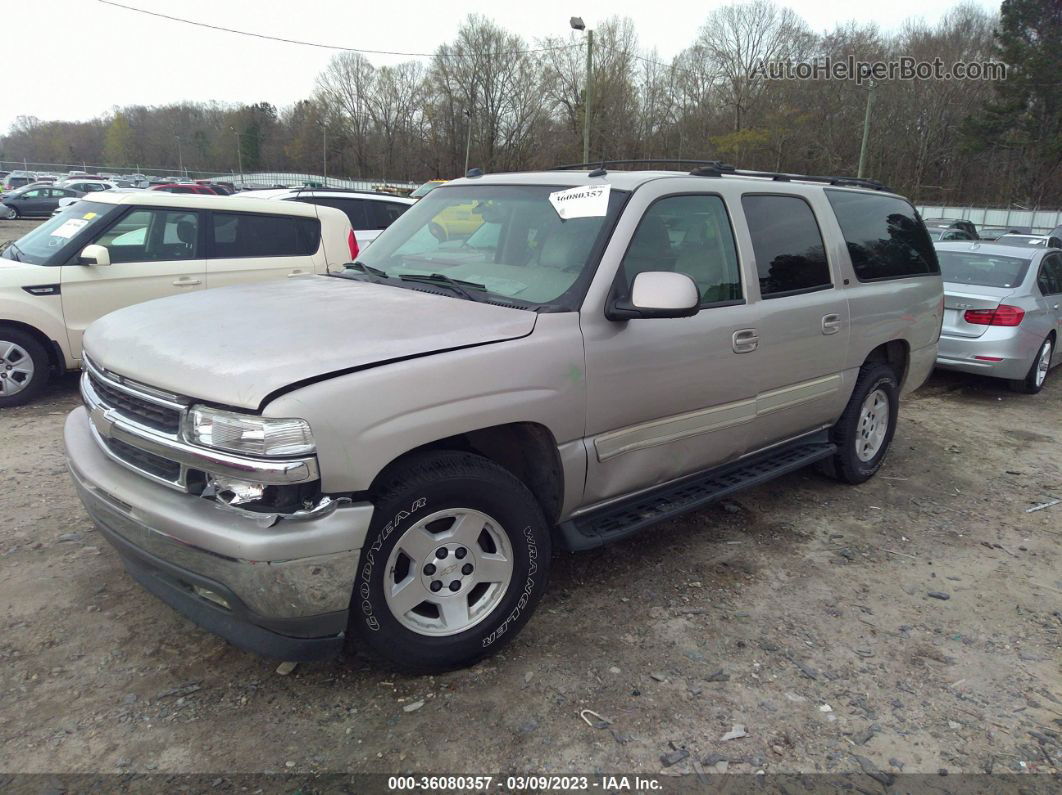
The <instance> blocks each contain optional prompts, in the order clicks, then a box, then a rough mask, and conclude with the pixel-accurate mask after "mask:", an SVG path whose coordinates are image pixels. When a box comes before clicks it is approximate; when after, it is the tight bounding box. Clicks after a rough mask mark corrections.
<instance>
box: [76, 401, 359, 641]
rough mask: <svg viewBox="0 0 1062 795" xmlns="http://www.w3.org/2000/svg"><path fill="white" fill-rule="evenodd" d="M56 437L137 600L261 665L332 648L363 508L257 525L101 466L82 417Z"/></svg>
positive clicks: (343, 613)
mask: <svg viewBox="0 0 1062 795" xmlns="http://www.w3.org/2000/svg"><path fill="white" fill-rule="evenodd" d="M64 438H65V443H66V450H67V457H68V462H69V467H70V472H71V474H72V476H73V480H74V484H75V486H76V487H77V491H78V495H79V496H80V498H81V501H82V502H83V503H84V505H85V508H86V510H87V511H88V513H89V515H90V516H91V517H92V519H93V520H94V521H95V522H96V524H97V525H98V526H99V527H100V530H101V532H102V533H103V534H104V536H106V538H107V539H108V540H109V541H110V542H111V543H112V544H113V545H114V547H115V548H116V549H117V550H118V552H119V554H120V555H121V557H122V559H123V562H124V563H125V566H126V568H127V569H128V571H129V573H130V574H131V575H132V576H133V577H134V578H135V579H136V580H137V581H138V582H140V583H141V584H142V585H143V586H144V587H145V588H146V589H147V590H149V591H151V592H152V593H153V594H155V595H156V596H157V597H159V598H160V599H162V600H163V601H165V602H166V603H167V604H169V605H171V606H172V607H174V608H175V609H177V610H178V611H180V612H181V613H183V614H184V615H186V616H187V617H188V618H190V619H191V620H192V621H194V622H195V623H196V624H199V625H200V626H202V627H203V628H204V629H207V630H210V631H212V632H215V633H216V634H218V635H221V636H222V637H224V638H226V639H227V640H229V641H230V642H232V643H233V644H234V645H236V646H239V647H241V648H244V649H247V650H249V651H253V652H256V653H259V654H263V655H265V656H270V657H277V658H280V659H285V660H317V659H324V658H327V657H330V656H332V655H334V654H335V653H337V652H338V651H339V650H340V649H341V647H342V644H343V636H344V633H345V631H346V625H347V615H348V609H349V605H350V597H351V592H352V589H353V584H354V576H355V570H356V568H357V562H358V554H359V550H360V548H361V546H362V543H363V541H364V538H365V534H366V533H367V531H368V526H369V521H370V520H371V518H372V510H373V508H372V505H371V504H370V503H342V504H340V503H336V502H328V503H323V504H322V506H321V509H320V510H319V511H318V512H307V514H308V515H307V514H304V515H302V516H300V517H298V520H296V521H289V520H287V519H284V518H283V517H282V518H280V519H279V520H275V519H274V520H272V521H268V522H264V521H262V517H261V516H255V515H249V512H244V511H234V510H233V509H231V508H228V507H226V506H224V505H220V504H218V503H216V502H214V501H211V500H207V499H203V498H202V497H199V496H196V495H193V494H187V493H180V492H178V491H176V490H174V489H171V488H167V487H166V486H164V485H161V484H158V483H153V482H151V481H149V480H147V479H145V478H144V477H141V476H140V475H139V474H137V473H136V472H133V471H131V470H130V469H129V468H127V467H125V466H122V465H121V464H119V463H118V462H116V461H114V460H112V458H110V457H109V456H108V455H106V454H105V453H104V451H103V449H102V448H101V446H100V444H99V443H98V442H97V440H96V438H95V434H94V433H93V429H92V426H91V424H90V421H89V415H88V413H87V411H86V410H85V409H84V408H78V409H75V410H74V411H73V412H72V413H71V414H70V416H69V417H68V418H67V421H66V427H65V432H64Z"/></svg>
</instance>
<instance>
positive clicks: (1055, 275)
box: [1036, 254, 1062, 295]
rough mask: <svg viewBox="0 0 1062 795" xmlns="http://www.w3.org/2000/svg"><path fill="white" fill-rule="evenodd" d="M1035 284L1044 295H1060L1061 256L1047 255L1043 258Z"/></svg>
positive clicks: (1061, 276)
mask: <svg viewBox="0 0 1062 795" xmlns="http://www.w3.org/2000/svg"><path fill="white" fill-rule="evenodd" d="M1036 283H1037V285H1039V287H1040V292H1041V293H1043V294H1044V295H1058V294H1059V293H1062V254H1048V255H1047V256H1046V257H1044V261H1043V264H1042V265H1040V276H1039V278H1038V279H1037V280H1036Z"/></svg>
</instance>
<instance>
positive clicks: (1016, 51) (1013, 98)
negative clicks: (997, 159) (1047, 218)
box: [964, 0, 1062, 205]
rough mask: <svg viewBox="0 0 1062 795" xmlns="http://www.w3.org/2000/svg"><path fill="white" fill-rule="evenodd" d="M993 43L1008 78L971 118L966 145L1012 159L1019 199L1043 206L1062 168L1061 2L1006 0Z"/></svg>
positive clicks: (965, 129) (998, 85) (972, 148)
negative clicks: (979, 111)
mask: <svg viewBox="0 0 1062 795" xmlns="http://www.w3.org/2000/svg"><path fill="white" fill-rule="evenodd" d="M995 39H996V47H995V51H996V56H997V57H998V58H999V59H1000V60H1002V61H1003V62H1004V63H1006V65H1007V79H1006V80H1001V81H998V82H997V83H996V86H995V88H996V92H995V98H994V99H993V100H992V101H990V102H987V103H985V106H984V109H983V111H982V112H981V113H979V114H976V115H974V116H972V117H970V118H969V119H968V120H967V123H966V125H965V128H964V132H965V139H966V143H967V146H968V148H969V149H970V150H972V151H975V152H984V151H986V150H994V151H997V152H998V151H1003V152H1006V153H1008V154H1010V155H1012V156H1013V157H1014V159H1015V162H1016V166H1017V169H1018V175H1017V176H1018V185H1017V188H1016V192H1018V194H1019V195H1018V197H1016V198H1021V199H1023V200H1025V201H1027V202H1029V203H1031V204H1034V205H1040V204H1041V203H1042V202H1043V200H1044V197H1045V195H1046V193H1047V191H1048V188H1049V186H1050V185H1052V184H1057V182H1058V181H1059V169H1060V167H1062V2H1059V0H1003V5H1002V6H1001V8H1000V20H999V27H998V28H997V29H996V33H995Z"/></svg>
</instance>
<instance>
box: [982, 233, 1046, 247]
mask: <svg viewBox="0 0 1062 795" xmlns="http://www.w3.org/2000/svg"><path fill="white" fill-rule="evenodd" d="M995 244H996V245H997V246H1017V247H1019V248H1062V238H1058V237H1049V236H1047V235H1017V234H1006V235H1002V236H1000V237H999V238H997V239H996V240H995Z"/></svg>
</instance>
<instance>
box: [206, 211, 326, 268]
mask: <svg viewBox="0 0 1062 795" xmlns="http://www.w3.org/2000/svg"><path fill="white" fill-rule="evenodd" d="M213 215H214V222H213V225H212V231H213V236H214V238H213V244H214V245H213V256H214V257H215V258H216V259H227V258H232V257H296V256H308V255H310V254H313V253H314V252H315V251H317V248H318V245H319V243H320V240H321V224H320V222H319V221H318V220H317V219H316V218H292V217H291V216H283V215H248V214H244V213H214V214H213Z"/></svg>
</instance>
